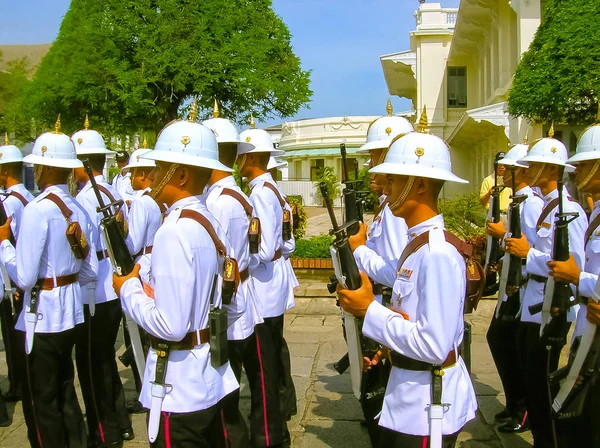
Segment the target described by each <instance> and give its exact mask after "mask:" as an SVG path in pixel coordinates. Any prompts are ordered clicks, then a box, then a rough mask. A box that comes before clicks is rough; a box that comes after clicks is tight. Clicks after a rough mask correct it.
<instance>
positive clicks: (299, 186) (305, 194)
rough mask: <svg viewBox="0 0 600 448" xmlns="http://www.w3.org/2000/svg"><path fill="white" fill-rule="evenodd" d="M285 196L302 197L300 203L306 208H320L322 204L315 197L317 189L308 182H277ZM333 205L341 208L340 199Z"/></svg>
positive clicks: (313, 184)
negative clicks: (306, 206)
mask: <svg viewBox="0 0 600 448" xmlns="http://www.w3.org/2000/svg"><path fill="white" fill-rule="evenodd" d="M277 183H278V184H279V186H280V187H281V189H282V190H283V192H284V193H285V195H286V196H302V202H303V204H304V205H308V206H322V205H323V202H322V201H321V200H320V198H319V197H318V196H317V187H315V183H314V182H312V181H310V180H280V181H278V182H277ZM333 205H334V206H335V207H341V206H342V200H341V198H337V199H336V200H335V201H334V202H333Z"/></svg>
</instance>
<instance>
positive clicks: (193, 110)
mask: <svg viewBox="0 0 600 448" xmlns="http://www.w3.org/2000/svg"><path fill="white" fill-rule="evenodd" d="M196 118H198V98H196V97H194V99H193V100H192V104H191V106H190V114H189V115H188V121H189V122H191V123H195V122H196Z"/></svg>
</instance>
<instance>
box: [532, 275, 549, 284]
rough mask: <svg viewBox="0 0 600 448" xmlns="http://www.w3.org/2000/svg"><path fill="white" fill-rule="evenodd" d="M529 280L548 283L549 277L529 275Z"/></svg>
mask: <svg viewBox="0 0 600 448" xmlns="http://www.w3.org/2000/svg"><path fill="white" fill-rule="evenodd" d="M527 280H535V281H536V282H539V283H547V282H548V277H543V276H541V275H535V274H529V275H528V276H527Z"/></svg>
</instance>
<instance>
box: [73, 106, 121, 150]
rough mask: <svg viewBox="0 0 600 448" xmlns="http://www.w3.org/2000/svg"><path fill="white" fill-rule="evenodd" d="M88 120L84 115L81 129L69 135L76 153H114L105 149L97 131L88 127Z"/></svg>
mask: <svg viewBox="0 0 600 448" xmlns="http://www.w3.org/2000/svg"><path fill="white" fill-rule="evenodd" d="M89 127H90V120H89V119H88V116H87V115H86V116H85V121H84V122H83V130H81V131H77V132H75V133H74V134H73V135H72V136H71V140H73V143H74V144H75V150H76V151H77V155H85V154H89V155H91V154H114V151H111V150H109V149H106V145H105V144H104V139H103V138H102V136H101V135H100V133H98V132H97V131H94V130H92V129H90V128H89Z"/></svg>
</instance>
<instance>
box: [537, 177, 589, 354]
mask: <svg viewBox="0 0 600 448" xmlns="http://www.w3.org/2000/svg"><path fill="white" fill-rule="evenodd" d="M578 216H579V213H576V212H572V213H565V212H564V207H563V180H562V175H561V177H560V179H559V181H558V213H557V214H556V220H555V221H554V243H553V246H552V259H553V260H556V261H567V260H568V259H569V256H570V254H569V223H571V222H572V221H573V220H575V219H576V218H577V217H578ZM572 295H573V291H572V290H571V285H570V283H568V282H556V281H554V278H553V277H549V278H548V282H547V283H546V290H545V291H544V301H543V302H542V303H541V304H537V305H532V306H530V307H529V312H530V313H531V314H537V313H539V312H540V311H541V312H542V325H541V327H540V337H541V341H542V343H543V344H545V345H547V346H555V347H562V346H563V345H565V344H566V342H567V333H568V323H567V312H568V311H569V308H570V307H571V306H573V305H574V303H573V304H571V296H572Z"/></svg>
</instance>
